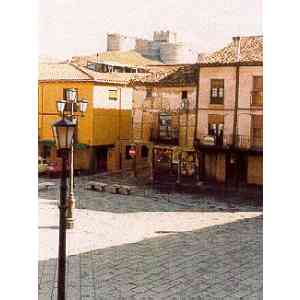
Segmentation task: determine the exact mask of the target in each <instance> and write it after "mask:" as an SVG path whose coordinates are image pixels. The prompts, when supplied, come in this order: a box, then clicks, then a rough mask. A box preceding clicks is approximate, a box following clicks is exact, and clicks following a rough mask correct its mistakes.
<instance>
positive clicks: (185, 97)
mask: <svg viewBox="0 0 300 300" xmlns="http://www.w3.org/2000/svg"><path fill="white" fill-rule="evenodd" d="M187 97H188V92H187V91H182V92H181V99H187Z"/></svg>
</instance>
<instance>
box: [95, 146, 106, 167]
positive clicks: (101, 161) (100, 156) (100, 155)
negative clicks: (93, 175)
mask: <svg viewBox="0 0 300 300" xmlns="http://www.w3.org/2000/svg"><path fill="white" fill-rule="evenodd" d="M107 150H108V149H107V147H98V148H96V171H97V172H107V152H108V151H107Z"/></svg>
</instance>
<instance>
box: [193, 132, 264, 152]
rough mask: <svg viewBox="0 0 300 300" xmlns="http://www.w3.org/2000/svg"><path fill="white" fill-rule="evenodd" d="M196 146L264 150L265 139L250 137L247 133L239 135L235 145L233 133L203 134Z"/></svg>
mask: <svg viewBox="0 0 300 300" xmlns="http://www.w3.org/2000/svg"><path fill="white" fill-rule="evenodd" d="M195 146H196V147H201V148H214V149H229V148H234V149H241V150H262V148H263V139H262V138H261V137H252V138H251V137H249V136H245V135H237V136H236V139H235V145H233V137H232V135H224V136H213V135H201V136H200V137H199V138H198V139H197V141H196V143H195Z"/></svg>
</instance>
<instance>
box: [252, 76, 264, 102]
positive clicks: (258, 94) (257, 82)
mask: <svg viewBox="0 0 300 300" xmlns="http://www.w3.org/2000/svg"><path fill="white" fill-rule="evenodd" d="M251 100H252V101H251V104H252V105H259V106H260V105H262V104H263V77H262V76H253V90H252V95H251Z"/></svg>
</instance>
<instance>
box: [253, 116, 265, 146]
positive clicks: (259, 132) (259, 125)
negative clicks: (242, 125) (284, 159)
mask: <svg viewBox="0 0 300 300" xmlns="http://www.w3.org/2000/svg"><path fill="white" fill-rule="evenodd" d="M262 142H263V116H261V115H253V116H252V145H253V146H255V147H261V146H262Z"/></svg>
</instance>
